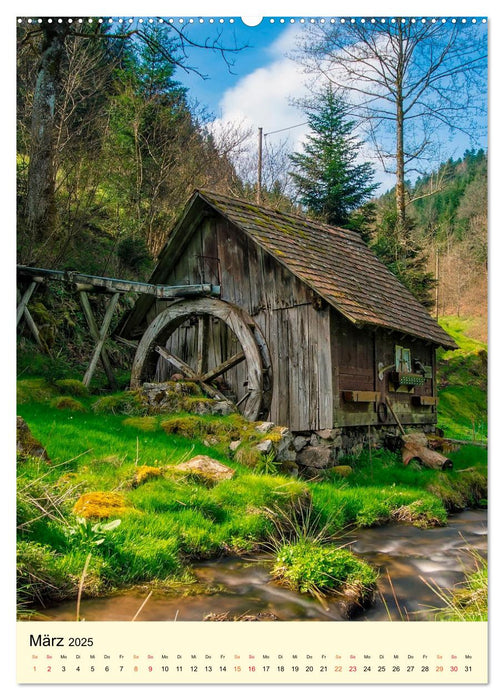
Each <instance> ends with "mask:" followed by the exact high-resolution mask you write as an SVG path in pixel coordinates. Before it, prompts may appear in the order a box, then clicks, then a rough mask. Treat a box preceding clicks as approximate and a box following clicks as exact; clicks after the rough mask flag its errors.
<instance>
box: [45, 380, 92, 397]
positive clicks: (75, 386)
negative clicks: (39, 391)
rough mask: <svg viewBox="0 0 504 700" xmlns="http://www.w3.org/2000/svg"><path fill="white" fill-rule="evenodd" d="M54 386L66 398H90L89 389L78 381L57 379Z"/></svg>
mask: <svg viewBox="0 0 504 700" xmlns="http://www.w3.org/2000/svg"><path fill="white" fill-rule="evenodd" d="M54 386H56V387H58V389H59V391H60V393H61V394H64V395H65V396H67V395H68V396H89V389H88V388H87V386H86V385H85V384H83V383H82V382H81V381H79V380H78V379H57V380H56V381H55V382H54Z"/></svg>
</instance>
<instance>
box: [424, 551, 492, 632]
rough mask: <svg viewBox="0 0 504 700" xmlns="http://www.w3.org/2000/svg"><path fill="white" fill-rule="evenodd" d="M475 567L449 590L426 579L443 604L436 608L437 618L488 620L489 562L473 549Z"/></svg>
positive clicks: (456, 620)
mask: <svg viewBox="0 0 504 700" xmlns="http://www.w3.org/2000/svg"><path fill="white" fill-rule="evenodd" d="M471 554H472V558H473V567H472V569H471V570H470V571H467V572H466V574H465V579H464V581H463V582H462V583H461V584H459V585H458V586H456V587H455V588H454V589H453V590H451V591H449V590H448V591H447V590H444V589H443V588H441V587H440V586H436V585H434V584H432V583H430V582H428V581H424V583H426V585H427V586H428V587H429V588H431V590H433V591H434V593H436V595H437V596H438V597H439V599H440V601H441V602H442V603H443V605H442V606H441V607H440V608H437V609H434V610H433V611H432V612H433V613H434V616H435V619H436V620H443V621H451V622H486V621H487V620H488V564H487V561H486V560H485V559H484V558H483V557H482V556H481V555H480V554H479V553H478V552H476V551H472V552H471Z"/></svg>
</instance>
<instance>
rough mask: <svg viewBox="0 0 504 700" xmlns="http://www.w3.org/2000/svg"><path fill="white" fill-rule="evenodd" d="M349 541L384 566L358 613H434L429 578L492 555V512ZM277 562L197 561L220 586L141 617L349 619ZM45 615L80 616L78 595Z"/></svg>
mask: <svg viewBox="0 0 504 700" xmlns="http://www.w3.org/2000/svg"><path fill="white" fill-rule="evenodd" d="M347 541H348V542H350V543H351V544H349V546H350V548H351V550H352V551H353V552H354V553H355V554H357V555H358V556H360V557H361V558H362V559H364V560H366V561H367V562H368V563H369V564H372V565H373V566H375V567H378V569H379V570H380V573H381V576H380V579H379V590H380V592H381V595H377V596H376V601H375V603H374V605H373V606H372V607H371V608H370V609H368V610H366V611H365V612H362V613H360V614H358V615H357V616H355V617H354V619H355V620H389V619H393V620H400V619H403V620H404V619H408V620H425V619H432V609H433V608H439V607H442V605H443V603H442V601H441V599H440V598H439V597H438V595H436V593H435V592H434V591H433V590H432V589H431V588H430V587H429V585H427V583H426V582H428V583H429V584H430V585H431V586H434V587H436V586H438V587H441V588H442V589H445V590H446V589H451V588H453V586H455V585H456V584H457V583H459V582H461V581H463V579H464V572H465V571H467V570H470V569H471V567H472V566H474V561H473V556H472V554H471V551H477V552H478V553H479V554H481V555H482V556H485V557H486V553H487V513H486V511H483V510H473V511H464V512H463V513H458V514H457V515H454V516H451V517H450V518H449V521H448V525H447V527H443V528H435V529H431V530H420V529H418V528H415V527H413V526H411V525H401V524H393V525H387V526H383V527H378V528H366V529H359V530H355V531H354V532H352V533H351V537H348V538H347ZM270 566H271V562H270V560H269V559H268V558H267V557H263V558H260V559H259V558H255V559H250V558H249V559H243V558H241V559H240V558H229V557H228V558H222V559H218V560H212V561H207V562H202V563H199V564H197V565H195V566H194V573H195V575H196V576H197V578H198V579H199V581H200V582H202V583H204V584H209V585H210V586H211V587H212V589H213V590H217V591H218V592H215V593H212V594H205V595H190V596H187V597H183V596H179V597H173V596H167V595H162V594H153V595H152V596H151V597H150V598H149V600H148V601H147V603H146V605H145V607H144V608H143V609H142V611H141V613H140V615H139V616H138V618H137V619H139V620H144V621H147V620H196V621H197V620H203V619H204V618H205V616H206V615H209V614H215V615H219V614H224V613H228V614H229V617H230V618H232V617H233V616H240V615H243V614H250V615H257V614H259V613H262V614H265V615H267V616H272V615H273V616H274V617H275V618H277V619H279V620H342V619H344V615H343V614H342V605H341V602H342V601H341V600H338V599H335V600H331V601H326V604H325V605H324V606H323V605H321V604H320V603H319V602H317V601H315V600H314V599H313V598H311V597H310V596H308V595H301V594H299V593H294V592H293V591H289V590H287V589H285V588H282V587H281V586H278V585H276V584H274V583H272V582H271V581H270V578H271V577H270V574H269V569H270ZM389 576H390V580H391V581H392V587H391V585H390V583H389ZM422 579H423V580H422ZM145 597H146V593H145V591H143V592H141V593H140V592H139V593H138V594H135V593H131V592H128V593H125V594H121V595H116V596H112V597H109V598H97V599H90V600H83V601H82V603H81V618H84V619H85V620H131V619H132V618H133V617H134V616H135V614H136V613H137V611H138V609H139V608H140V606H141V605H142V602H143V601H144V599H145ZM384 601H385V602H384ZM42 614H43V618H44V619H46V620H47V619H50V620H74V619H75V602H71V603H64V604H62V605H59V606H58V607H55V608H52V609H46V610H44V611H43V613H42Z"/></svg>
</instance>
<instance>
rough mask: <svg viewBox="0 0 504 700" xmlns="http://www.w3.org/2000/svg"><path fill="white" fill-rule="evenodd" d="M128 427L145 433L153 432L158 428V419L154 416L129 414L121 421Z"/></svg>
mask: <svg viewBox="0 0 504 700" xmlns="http://www.w3.org/2000/svg"><path fill="white" fill-rule="evenodd" d="M122 424H123V425H125V426H127V427H128V428H136V430H141V431H142V432H146V433H153V432H154V431H156V430H157V428H158V419H157V418H156V417H155V416H130V417H129V418H125V419H124V420H123V422H122Z"/></svg>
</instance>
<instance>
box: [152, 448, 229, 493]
mask: <svg viewBox="0 0 504 700" xmlns="http://www.w3.org/2000/svg"><path fill="white" fill-rule="evenodd" d="M166 469H167V470H169V471H170V472H172V473H173V474H181V475H186V476H188V477H190V478H192V479H194V480H195V481H198V482H200V483H202V484H204V485H206V486H213V485H215V484H217V483H219V482H220V481H226V480H227V479H232V478H233V476H234V473H235V472H234V469H231V468H230V467H226V465H225V464H221V463H220V462H218V461H217V460H216V459H212V458H211V457H207V456H206V455H197V456H196V457H193V458H192V459H190V460H189V461H188V462H182V463H181V464H174V465H169V466H167V467H166Z"/></svg>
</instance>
